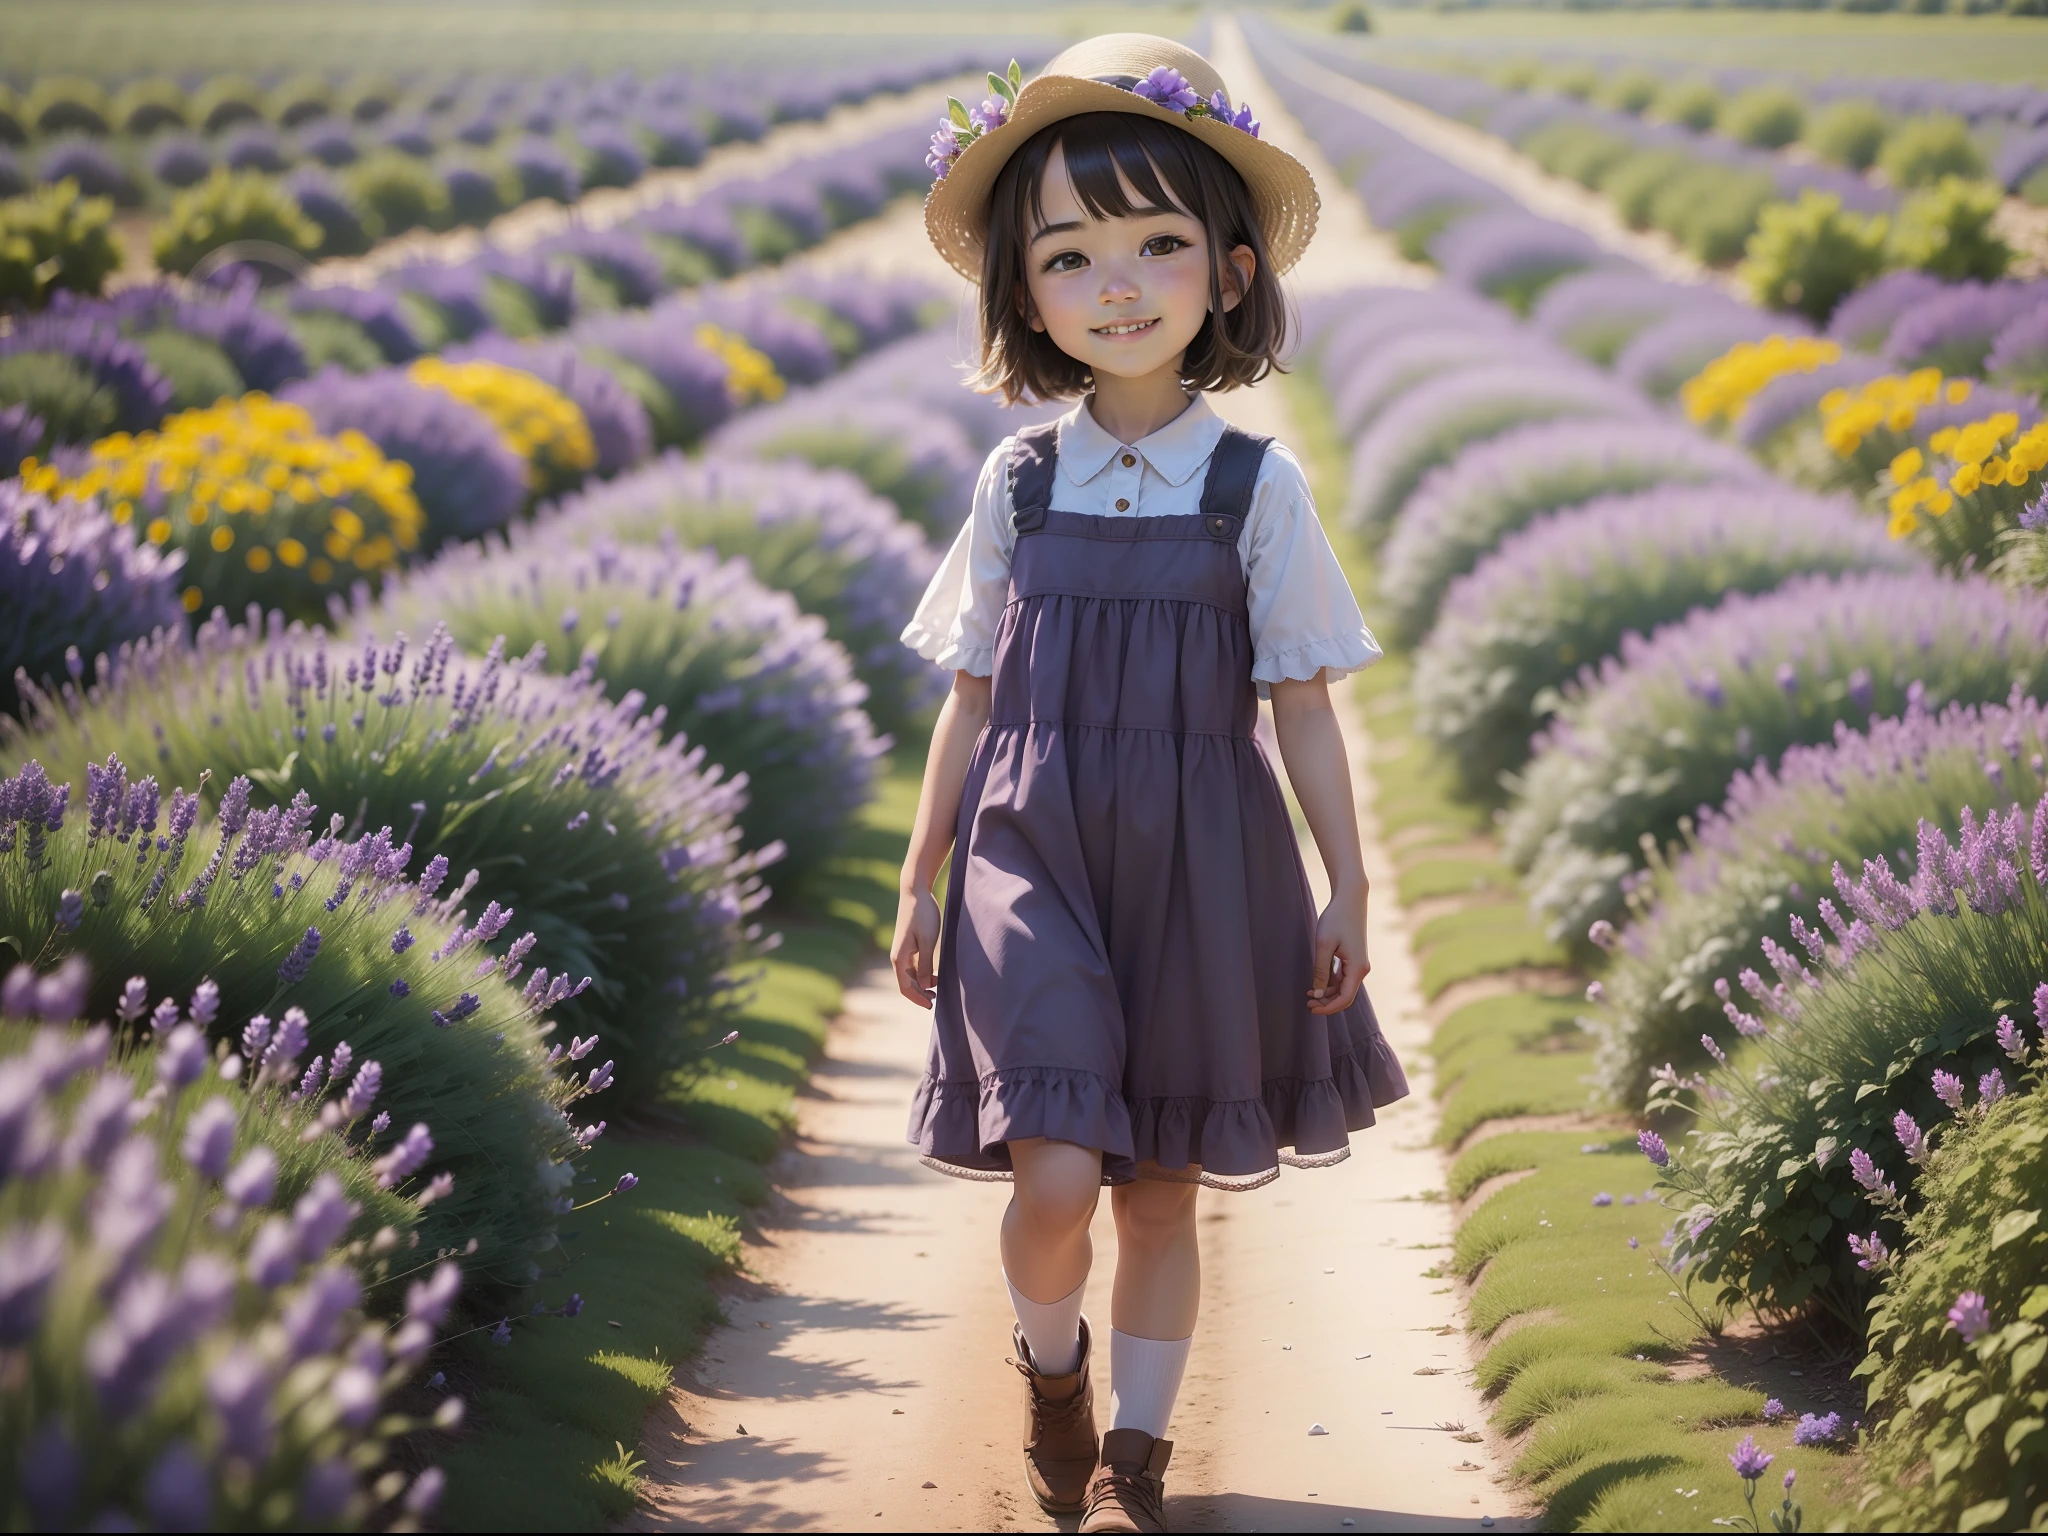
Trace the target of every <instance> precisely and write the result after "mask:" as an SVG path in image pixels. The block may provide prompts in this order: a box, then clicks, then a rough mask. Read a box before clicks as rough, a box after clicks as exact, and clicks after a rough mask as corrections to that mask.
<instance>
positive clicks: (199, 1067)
mask: <svg viewBox="0 0 2048 1536" xmlns="http://www.w3.org/2000/svg"><path fill="white" fill-rule="evenodd" d="M175 1006H176V1005H175V1004H174V1005H173V1009H174V1010H175ZM173 1016H174V1017H175V1011H174V1014H173ZM205 1071H206V1034H205V1032H204V1031H203V1030H201V1029H199V1028H198V1026H196V1025H192V1024H180V1025H179V1026H178V1027H177V1028H175V1029H173V1030H172V1031H171V1032H170V1034H169V1036H168V1037H167V1038H165V1040H164V1042H163V1046H162V1048H161V1049H160V1050H159V1051H158V1053H157V1058H156V1078H157V1081H158V1082H160V1083H162V1084H164V1085H165V1086H166V1087H168V1088H171V1089H173V1090H176V1089H179V1088H183V1087H184V1086H185V1085H186V1084H187V1083H195V1082H197V1081H198V1080H199V1079H200V1077H201V1076H202V1075H204V1073H205Z"/></svg>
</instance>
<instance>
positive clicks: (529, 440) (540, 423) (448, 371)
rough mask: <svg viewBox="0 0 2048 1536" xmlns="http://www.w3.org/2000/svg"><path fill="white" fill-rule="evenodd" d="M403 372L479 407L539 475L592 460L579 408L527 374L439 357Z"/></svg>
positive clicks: (577, 470) (570, 472)
mask: <svg viewBox="0 0 2048 1536" xmlns="http://www.w3.org/2000/svg"><path fill="white" fill-rule="evenodd" d="M771 371H772V370H771ZM406 372H407V374H408V376H409V377H410V378H411V379H412V380H413V382H414V383H416V384H420V385H423V386H424V387H426V388H428V389H438V390H440V391H442V392H443V393H444V394H449V395H453V396H454V397H455V398H456V399H458V400H460V401H462V402H464V403H465V404H467V405H469V406H472V407H474V408H475V409H476V410H478V411H481V412H482V413H483V414H484V416H485V417H487V418H488V419H489V420H490V422H491V424H492V425H493V426H494V427H496V428H497V429H498V436H499V438H500V439H501V440H502V441H503V442H504V444H505V446H506V447H508V448H510V449H511V450H512V452H514V453H516V454H517V455H518V456H519V457H520V458H521V459H522V460H524V461H525V462H526V463H528V464H529V465H531V466H532V467H533V468H534V469H535V470H537V471H539V472H540V474H541V476H542V477H543V478H546V477H556V476H559V477H565V478H567V477H574V476H577V475H581V474H582V473H583V472H585V471H587V470H589V469H591V468H594V467H595V466H596V464H597V442H596V440H595V439H594V438H593V437H592V436H591V435H590V424H589V423H588V422H587V421H585V420H584V417H583V412H582V410H581V408H580V407H578V406H577V404H576V402H575V401H573V400H571V399H569V397H568V396H566V395H564V394H562V393H561V392H560V391H559V390H557V389H555V388H554V387H553V386H551V385H549V384H547V383H545V382H543V381H542V380H540V379H537V378H535V377H534V376H533V375H532V374H530V373H526V372H523V371H522V370H520V369H517V368H509V367H506V366H505V365H504V364H502V363H487V362H483V361H481V360H472V361H470V362H466V363H450V362H447V361H445V360H443V359H441V358H438V357H423V358H420V359H419V360H418V361H417V362H415V363H414V364H413V365H412V366H411V367H410V368H408V369H407V370H406Z"/></svg>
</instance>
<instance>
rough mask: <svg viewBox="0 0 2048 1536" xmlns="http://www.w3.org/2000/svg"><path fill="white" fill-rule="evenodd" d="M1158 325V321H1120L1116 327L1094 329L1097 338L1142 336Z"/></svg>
mask: <svg viewBox="0 0 2048 1536" xmlns="http://www.w3.org/2000/svg"><path fill="white" fill-rule="evenodd" d="M1157 324H1159V322H1158V321H1157V320H1119V321H1117V322H1116V323H1115V324H1114V325H1098V326H1095V327H1094V328H1093V329H1094V333H1095V334H1096V335H1097V336H1142V335H1143V334H1144V333H1145V332H1147V331H1149V330H1151V329H1152V328H1153V327H1154V326H1156V325H1157Z"/></svg>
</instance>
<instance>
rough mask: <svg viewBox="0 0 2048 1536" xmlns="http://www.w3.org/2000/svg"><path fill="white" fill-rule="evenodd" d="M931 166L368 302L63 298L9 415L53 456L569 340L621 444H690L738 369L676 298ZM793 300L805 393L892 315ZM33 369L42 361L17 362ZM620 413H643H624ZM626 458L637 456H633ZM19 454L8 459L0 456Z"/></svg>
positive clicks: (899, 165) (349, 287) (883, 147)
mask: <svg viewBox="0 0 2048 1536" xmlns="http://www.w3.org/2000/svg"><path fill="white" fill-rule="evenodd" d="M921 153H922V144H921V140H920V138H919V136H918V135H917V134H916V133H915V132H910V131H905V132H889V131H884V132H882V133H879V134H875V135H871V136H869V137H867V138H864V139H861V140H857V141H855V142H853V143H850V144H847V145H844V146H840V147H836V148H833V149H830V150H826V151H822V152H820V153H817V154H813V155H811V156H808V157H805V158H803V159H800V160H798V161H797V162H795V163H793V164H791V165H789V166H787V167H785V168H784V169H783V170H782V171H781V172H780V173H778V174H777V175H776V176H774V177H772V178H738V179H730V180H726V181H723V182H720V183H718V184H716V185H714V186H712V187H711V188H709V189H707V190H705V191H703V192H701V193H699V194H698V195H697V196H695V197H693V198H691V199H689V200H687V201H673V202H662V203H657V204H654V205H652V206H650V207H647V208H645V209H643V210H641V211H639V212H638V213H636V214H634V215H633V216H632V217H630V218H629V219H627V220H626V221H624V222H622V223H620V224H616V225H613V226H611V227H608V228H594V227H590V226H587V225H577V226H574V227H572V228H570V229H567V230H565V231H563V232H561V233H558V234H555V235H552V236H549V237H548V238H546V239H544V240H542V241H540V242H539V243H537V244H536V245H534V246H532V247H530V248H527V249H522V250H519V251H516V252H515V251H512V250H508V249H504V248H502V247H498V246H494V245H486V246H485V247H484V248H483V249H482V250H481V251H479V252H478V253H477V254H475V255H473V256H470V257H468V258H467V259H464V260H459V261H453V262H444V261H436V260H430V259H423V260H416V261H412V262H409V263H404V264H401V265H398V266H395V267H392V268H389V269H387V270H385V271H383V272H382V273H381V274H380V275H379V276H378V277H377V278H376V279H375V281H374V282H373V283H370V284H369V285H368V286H361V285H360V284H362V283H363V282H364V281H365V280H364V279H362V278H356V279H355V280H354V282H353V283H349V282H340V283H337V282H333V281H326V280H323V281H309V282H301V283H294V284H291V285H289V286H287V287H286V288H284V289H282V290H277V291H273V292H271V293H269V294H268V295H266V296H264V297H263V298H262V301H261V302H260V303H259V302H258V296H257V295H256V294H255V293H253V292H249V291H237V290H235V289H234V288H232V287H229V288H227V289H226V290H225V291H224V290H223V289H222V287H221V286H220V285H221V283H228V284H232V283H233V281H234V274H233V273H232V272H229V273H226V274H223V276H222V278H221V279H219V280H218V281H217V282H216V283H215V284H213V285H211V286H209V287H206V288H202V289H198V290H172V289H168V288H165V287H163V286H160V285H159V286H150V287H144V288H139V289H129V290H125V291H124V292H122V293H121V294H118V295H116V296H115V297H114V298H113V299H111V300H107V301H94V300H87V299H83V298H79V297H76V296H73V295H70V294H58V295H57V296H56V299H55V304H54V306H53V313H54V318H52V319H48V320H43V319H38V318H37V317H33V316H30V317H24V318H23V319H21V320H20V321H18V322H17V323H16V324H15V325H14V327H13V328H12V329H11V331H10V333H9V334H8V335H7V336H6V337H4V338H0V349H4V350H0V358H11V359H14V360H13V361H4V362H0V411H4V410H5V409H6V408H8V407H11V406H21V407H24V408H26V410H27V411H28V412H29V413H31V414H34V415H37V416H38V417H40V418H41V419H42V420H43V422H44V435H43V438H42V440H40V442H39V443H38V444H37V446H36V448H35V449H34V450H33V451H44V452H46V451H47V449H48V447H49V446H50V445H51V444H52V443H63V442H77V441H83V440H88V439H90V438H92V437H96V436H99V435H102V434H104V433H106V432H108V431H112V430H115V429H119V430H123V431H131V432H132V431H137V430H142V429H145V428H148V427H152V426H154V425H155V424H156V421H157V420H158V419H159V418H160V417H161V416H162V414H163V413H164V412H166V411H168V410H171V409H174V408H190V407H195V406H200V405H208V404H211V403H212V402H213V401H214V400H216V399H217V398H219V397H220V396H221V395H223V394H235V393H239V392H240V391H241V390H243V389H261V390H266V391H274V390H275V389H277V388H278V387H279V386H280V385H281V384H284V383H286V382H288V381H290V380H292V379H296V378H302V377H305V376H306V375H307V374H308V373H311V372H314V371H317V370H318V369H319V368H321V367H322V366H325V365H328V364H333V365H336V366H339V367H342V368H344V369H347V370H348V371H350V372H358V373H360V372H364V371H368V370H372V369H376V368H379V367H382V366H385V365H390V364H401V363H406V362H409V361H411V360H412V359H414V358H416V357H418V356H419V355H420V354H421V353H423V352H428V351H439V350H442V349H443V348H446V347H449V346H452V345H456V344H459V343H470V344H480V345H485V346H490V345H493V344H495V343H496V342H497V341H498V340H500V339H501V338H502V337H512V338H518V339H522V340H530V339H533V338H536V337H542V336H550V335H556V334H559V333H564V332H566V333H567V339H569V340H570V341H572V342H575V343H577V344H578V345H579V348H580V350H581V351H583V352H585V353H594V354H596V355H597V357H598V358H599V359H600V360H602V361H604V362H605V363H606V364H607V367H606V368H604V369H595V368H586V369H584V370H583V371H584V372H585V373H587V374H591V375H593V380H594V382H595V381H596V380H597V379H598V378H601V375H602V374H603V373H604V372H607V371H608V372H610V373H611V374H613V375H615V376H616V378H617V381H618V384H617V388H615V389H614V390H613V391H612V392H613V393H618V392H619V391H620V390H624V391H626V392H627V393H630V394H631V395H632V397H633V399H634V400H636V401H637V402H638V403H639V410H641V411H644V412H645V413H646V416H647V420H646V422H645V424H644V426H640V427H634V426H633V425H632V423H631V422H630V421H629V422H628V423H627V424H626V425H625V426H624V427H622V428H621V430H624V431H626V432H627V433H628V434H629V437H631V438H632V439H634V440H639V439H645V438H646V437H648V435H649V434H650V433H654V434H658V435H659V436H660V438H661V439H662V440H664V441H667V442H682V441H687V440H689V439H690V438H692V437H693V436H695V435H696V434H698V433H701V432H702V431H705V430H708V429H709V428H710V427H713V426H716V425H717V424H718V421H719V420H720V419H722V414H723V413H724V412H726V411H729V410H730V409H731V404H730V403H729V401H728V399H727V397H728V396H729V394H730V393H731V391H730V390H728V389H727V388H726V386H725V382H724V381H725V380H726V378H727V376H728V375H729V374H730V373H731V371H732V370H731V368H730V367H729V366H728V365H727V364H726V363H724V362H721V360H720V358H719V356H718V355H717V348H715V347H712V348H706V347H704V346H701V345H699V344H697V343H696V341H695V336H696V332H697V330H698V328H699V326H700V325H701V324H702V323H703V322H706V321H710V322H718V321H719V320H720V319H721V316H720V315H719V314H716V313H704V314H697V313H690V314H682V313H679V312H677V311H676V310H675V309H673V308H672V307H671V308H670V309H667V310H655V311H654V312H653V313H651V314H650V313H647V311H648V310H649V309H650V307H651V306H657V305H659V304H660V302H661V300H662V299H663V298H664V297H665V296H668V295H670V294H672V293H673V292H674V291H675V290H677V289H679V288H684V287H692V286H696V285H699V284H702V283H704V282H706V281H708V280H710V279H713V278H717V277H721V276H726V275H729V274H732V273H735V272H740V271H744V270H747V269H750V268H754V267H758V266H760V265H762V264H764V263H772V262H777V261H780V260H782V259H783V258H784V257H786V256H789V255H791V254H794V253H795V252H797V251H800V250H803V249H805V248H807V247H809V246H812V245H815V244H816V243H817V242H819V241H820V240H823V239H824V238H826V236H828V235H829V234H830V233H832V232H833V231H834V230H835V229H838V228H841V227H843V226H845V225H846V224H848V223H851V222H853V221H856V220H858V219H861V218H865V217H868V216H870V215H872V214H874V213H875V212H877V211H879V210H880V208H881V207H882V206H883V205H884V204H885V203H886V202H887V201H888V199H889V198H890V197H892V196H894V195H895V194H896V193H897V192H899V191H900V190H902V188H903V187H905V186H907V185H909V184H910V181H911V179H912V178H913V177H914V176H915V175H916V174H917V172H918V157H919V155H920V154H921ZM336 216H337V217H346V210H345V209H343V210H342V211H341V212H339V213H337V215H336ZM229 233H230V232H229V231H225V230H222V231H216V232H215V234H216V235H218V236H220V237H221V238H226V237H227V236H228V234H229ZM214 237H215V236H214V235H209V237H208V239H209V240H212V239H213V238H214ZM209 248H210V247H209ZM845 286H846V285H841V287H842V288H844V287H845ZM791 302H792V303H793V304H794V305H795V306H796V307H797V308H799V309H804V310H807V311H808V312H809V313H810V314H811V315H812V316H813V317H814V318H815V319H819V320H823V321H825V323H826V327H827V330H828V333H829V334H828V335H827V336H826V338H825V340H824V341H823V342H820V341H816V340H815V339H814V340H813V342H812V344H810V345H808V346H801V347H797V348H796V351H797V352H798V353H801V354H802V355H793V354H791V352H790V349H791V347H792V346H793V345H795V344H794V343H793V342H791V341H790V340H789V339H787V337H786V336H785V337H783V338H782V339H780V340H779V341H778V343H777V346H778V348H779V351H778V352H777V354H776V356H777V361H778V362H779V363H781V364H783V365H784V367H785V372H786V375H787V376H788V377H791V378H795V379H800V380H801V379H805V378H806V377H807V376H812V375H815V373H816V371H817V370H819V369H820V368H824V367H829V366H830V363H829V361H823V362H821V361H820V356H821V349H822V353H823V354H824V355H827V356H829V354H831V353H832V352H834V351H837V352H839V353H842V354H844V353H846V352H849V351H851V350H853V349H856V348H858V347H859V346H861V345H862V344H863V343H864V342H867V343H870V344H871V340H872V338H871V337H870V336H869V334H868V333H869V332H870V331H871V330H872V329H873V327H874V325H875V324H877V323H880V322H879V321H878V319H877V316H878V315H880V314H882V313H883V312H886V311H887V310H888V309H889V308H890V300H889V297H888V295H887V292H886V290H885V292H884V294H883V296H882V297H880V298H878V299H876V300H873V301H869V302H865V303H863V302H861V301H860V300H859V299H858V297H857V296H856V295H854V294H852V293H851V291H850V290H849V291H848V292H847V293H846V294H845V295H844V296H843V297H842V299H841V300H840V304H839V308H841V309H846V308H848V307H849V306H851V307H852V310H853V313H852V315H851V317H850V318H847V319H845V320H843V321H840V322H838V323H836V324H835V323H834V322H833V321H832V320H831V318H830V317H831V315H832V314H833V310H832V309H831V308H830V307H828V306H825V305H823V304H821V303H819V302H817V301H810V302H806V301H804V300H803V299H801V298H793V299H792V300H791ZM756 307H757V308H758V306H756ZM785 307H787V306H785ZM723 308H724V309H727V310H730V309H731V308H732V306H731V305H725V306H723ZM781 330H782V331H783V332H786V331H787V330H788V327H787V326H786V325H785V326H783V327H781ZM124 343H132V345H124ZM827 343H829V345H828V344H827ZM556 350H557V351H559V350H560V349H556ZM138 352H139V354H140V355H139V356H138V355H137V354H138ZM24 353H32V354H36V355H37V360H36V361H26V360H22V359H21V354H24ZM51 354H61V355H62V357H57V358H53V357H52V356H51ZM65 359H68V361H66V360H65ZM663 364H667V366H662V365H663ZM557 371H558V372H559V369H558V370H557ZM584 403H585V405H586V407H591V408H594V407H596V406H597V405H598V402H596V401H594V400H591V399H586V400H585V401H584ZM624 409H625V410H626V413H627V415H628V417H632V416H634V415H635V410H634V408H633V406H632V405H631V403H630V402H629V403H628V404H627V406H626V407H624ZM604 414H607V415H609V414H612V413H611V412H609V411H606V412H604ZM20 437H21V433H20V432H19V430H18V429H17V431H16V432H15V433H14V434H13V441H14V449H13V451H14V453H15V456H16V457H17V458H18V457H19V456H20V454H21V453H23V452H25V451H32V450H29V449H24V448H23V447H22V446H21V444H20V441H19V439H20ZM621 446H622V448H623V449H624V450H625V451H630V449H631V447H632V443H631V442H628V443H626V444H624V445H621ZM7 450H8V444H7V443H6V442H0V454H5V453H6V452H7ZM6 462H7V463H8V464H11V463H12V462H13V461H12V460H7V461H6ZM0 467H4V466H0Z"/></svg>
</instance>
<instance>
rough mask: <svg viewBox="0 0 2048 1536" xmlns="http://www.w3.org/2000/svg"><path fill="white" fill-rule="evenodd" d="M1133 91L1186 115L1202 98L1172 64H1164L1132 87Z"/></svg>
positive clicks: (1169, 109)
mask: <svg viewBox="0 0 2048 1536" xmlns="http://www.w3.org/2000/svg"><path fill="white" fill-rule="evenodd" d="M1131 93H1132V94H1133V95H1136V96H1142V97H1144V98H1145V99H1146V100H1147V101H1150V102H1155V103H1157V104H1158V105H1159V106H1162V107H1164V108H1166V110H1167V111H1169V112H1178V113H1180V114H1182V115H1183V116H1185V115H1186V113H1187V110H1188V108H1190V107H1192V106H1194V104H1195V103H1196V102H1198V101H1200V100H1201V99H1202V97H1201V93H1200V92H1198V91H1197V90H1196V89H1195V88H1194V87H1193V86H1192V85H1189V84H1188V82H1187V80H1186V78H1185V77H1184V76H1182V74H1181V72H1180V71H1179V70H1177V69H1175V68H1173V67H1172V66H1171V65H1166V64H1162V65H1160V66H1159V68H1157V69H1155V70H1153V71H1152V73H1151V74H1149V75H1147V76H1146V77H1145V78H1144V79H1142V80H1140V81H1139V82H1138V83H1137V84H1136V85H1134V86H1132V87H1131Z"/></svg>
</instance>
